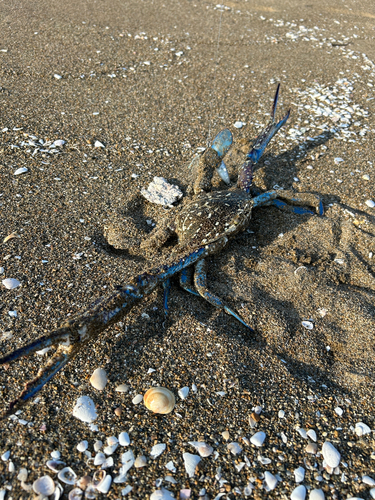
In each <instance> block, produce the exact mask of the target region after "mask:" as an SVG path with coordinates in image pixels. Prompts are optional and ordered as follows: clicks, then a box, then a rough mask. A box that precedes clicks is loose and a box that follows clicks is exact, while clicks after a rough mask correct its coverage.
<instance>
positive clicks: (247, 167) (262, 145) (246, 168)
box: [237, 84, 290, 193]
mask: <svg viewBox="0 0 375 500" xmlns="http://www.w3.org/2000/svg"><path fill="white" fill-rule="evenodd" d="M279 90H280V84H278V86H277V89H276V94H275V98H274V101H273V106H272V113H271V120H270V122H269V123H268V125H267V126H266V127H265V128H264V129H263V130H262V132H261V133H260V134H259V136H258V137H257V139H256V141H255V143H254V144H253V147H252V149H251V151H250V152H249V153H248V154H247V157H246V158H247V159H246V161H245V163H244V164H243V165H242V166H241V168H240V171H239V174H238V182H237V186H238V187H239V188H240V189H241V190H242V191H246V193H248V192H249V191H250V186H251V183H252V181H253V166H254V165H255V164H256V163H257V162H258V161H259V159H260V157H261V156H262V154H263V153H264V150H265V149H266V147H267V145H268V143H269V142H270V140H271V139H272V137H273V136H274V135H275V134H277V132H278V131H279V130H280V129H281V127H282V126H283V125H284V124H285V123H286V121H287V119H288V118H289V115H290V110H289V111H288V112H287V114H286V115H285V116H284V118H282V119H281V120H280V121H279V122H278V123H276V121H275V118H276V108H277V101H278V98H279Z"/></svg>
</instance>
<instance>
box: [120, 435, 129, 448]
mask: <svg viewBox="0 0 375 500" xmlns="http://www.w3.org/2000/svg"><path fill="white" fill-rule="evenodd" d="M118 442H119V443H120V445H121V446H129V444H130V437H129V434H128V433H127V432H121V434H120V435H119V437H118Z"/></svg>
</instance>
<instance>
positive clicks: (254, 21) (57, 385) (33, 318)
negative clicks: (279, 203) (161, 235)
mask: <svg viewBox="0 0 375 500" xmlns="http://www.w3.org/2000/svg"><path fill="white" fill-rule="evenodd" d="M3 4H4V2H3ZM3 4H2V5H1V8H0V27H1V31H2V36H1V40H0V61H1V66H0V176H1V177H0V179H1V187H0V218H1V225H0V238H1V240H0V241H3V240H4V238H5V237H6V236H8V235H10V234H11V233H16V234H17V237H14V238H11V239H9V240H8V241H7V242H5V243H2V246H1V254H0V259H1V260H0V267H2V268H3V269H4V270H3V273H2V274H1V280H3V279H5V278H15V279H17V280H19V281H20V282H21V285H22V286H20V287H18V288H15V289H14V290H7V289H6V288H5V287H4V286H3V285H1V302H0V305H1V307H0V312H1V314H0V338H1V343H0V348H1V352H2V353H6V352H8V351H10V350H12V349H15V348H17V347H20V346H22V345H23V344H25V343H27V342H29V341H31V340H32V339H36V338H37V337H39V336H41V335H45V334H48V333H50V332H52V331H53V330H54V329H55V328H57V326H58V325H59V324H60V323H61V322H62V321H63V320H64V319H65V318H67V317H68V316H70V315H71V316H73V315H75V314H77V313H79V312H80V311H83V310H84V309H85V308H86V307H87V306H88V305H89V304H90V303H92V302H93V301H94V300H96V299H97V298H99V297H101V296H103V295H106V294H108V293H109V292H110V291H111V290H113V289H114V288H115V287H116V285H119V284H124V283H127V282H129V281H130V278H131V277H132V276H135V275H137V274H139V273H141V272H142V271H143V270H145V269H147V268H149V267H150V265H151V266H153V265H155V263H159V262H163V260H164V259H165V258H166V256H167V255H168V254H169V253H170V250H171V247H170V246H167V247H166V248H164V249H163V250H162V251H161V252H159V253H157V254H155V255H154V256H152V257H151V258H150V257H149V256H145V255H144V253H142V252H141V251H140V250H138V249H137V247H138V244H139V238H140V236H142V234H143V235H146V234H147V233H149V232H150V231H151V229H152V225H150V224H149V223H147V221H152V222H153V223H157V221H158V220H159V221H160V220H162V219H163V218H164V217H165V216H166V210H169V211H170V210H175V211H176V213H177V211H178V207H176V208H175V209H165V208H163V207H159V206H156V205H151V204H150V203H148V202H147V201H146V200H144V199H143V198H142V197H141V195H140V189H141V188H143V187H147V186H148V184H149V183H150V182H151V181H152V179H153V177H154V176H161V177H164V178H165V179H167V180H168V181H169V182H172V183H174V184H176V185H178V186H179V187H180V188H181V189H182V191H183V192H184V194H185V193H186V188H187V179H188V177H189V169H188V164H189V163H190V161H191V159H192V157H193V156H194V154H195V153H196V151H197V148H200V147H205V146H206V145H207V138H208V136H210V137H211V138H212V137H213V136H214V135H215V134H216V133H217V132H219V131H220V130H221V129H222V128H224V127H229V128H230V129H231V131H232V132H233V134H234V139H235V144H234V146H233V149H232V151H231V152H230V153H229V155H228V159H227V163H228V168H229V171H230V174H231V179H232V183H234V182H235V180H236V169H237V168H238V165H239V164H241V161H243V158H244V152H245V151H246V148H247V146H248V144H249V141H250V140H252V139H254V138H255V137H256V136H257V133H259V131H260V130H261V128H262V126H264V124H265V123H266V122H267V121H268V119H269V112H270V108H271V105H272V99H273V95H274V92H275V89H276V84H277V83H278V82H280V83H281V94H280V105H279V108H280V109H279V111H278V113H279V116H282V114H283V113H285V112H286V110H287V109H289V108H291V117H290V119H289V121H288V123H287V125H286V126H285V127H284V129H283V130H282V131H281V132H280V133H279V135H278V136H277V138H276V139H274V141H273V142H272V143H271V145H270V147H269V148H268V149H267V151H266V153H265V155H264V157H263V158H262V160H261V161H260V162H259V164H258V166H257V169H256V171H255V175H254V186H256V188H258V189H259V190H262V191H263V190H269V189H272V188H273V187H274V186H275V185H277V186H279V187H282V188H284V189H294V190H295V191H296V192H312V193H315V194H318V195H319V196H321V197H322V200H323V203H324V207H325V215H324V217H318V216H310V215H303V216H299V215H296V214H293V213H291V212H287V211H280V210H278V209H276V208H275V207H267V208H260V209H258V210H255V211H254V214H253V222H252V224H251V226H250V227H249V231H248V232H245V233H243V234H241V235H239V236H238V237H236V239H234V240H232V241H231V242H230V243H229V244H228V245H227V247H226V248H225V250H223V251H222V252H221V253H220V254H218V255H216V256H214V257H212V258H210V259H209V273H208V279H209V284H210V288H211V289H212V290H213V291H214V292H215V293H216V294H217V295H219V296H220V297H222V298H224V299H225V300H226V301H227V302H228V304H229V305H230V306H231V307H232V308H233V309H235V310H237V311H238V312H239V313H240V314H241V315H242V317H243V318H246V320H247V321H248V322H249V324H250V325H251V326H252V327H253V328H254V330H255V334H253V333H251V332H249V331H248V330H247V329H246V328H245V327H242V326H241V325H240V324H239V323H237V322H236V321H235V320H234V319H233V318H232V317H230V316H227V315H225V314H224V313H221V312H219V311H216V310H214V309H213V307H212V306H210V304H208V303H206V302H205V301H203V300H202V299H200V298H197V297H194V296H192V295H188V294H187V293H186V292H185V291H183V290H182V289H180V288H179V287H178V280H177V279H176V280H175V281H174V282H173V285H172V290H171V297H170V302H169V307H170V309H169V315H168V317H167V318H165V316H164V312H163V304H162V296H163V293H162V290H161V289H160V290H158V291H157V292H154V293H152V294H151V295H149V296H148V297H147V298H146V299H145V300H144V301H143V302H141V303H140V305H139V306H137V307H135V308H134V309H133V310H132V311H131V313H130V314H129V315H128V316H127V317H126V318H124V319H123V322H121V323H118V324H117V325H116V326H114V327H112V328H110V329H108V330H107V331H105V332H104V333H103V334H102V335H101V336H100V338H99V340H97V341H96V342H95V343H94V344H93V345H91V346H90V349H89V351H85V352H81V353H80V354H79V355H77V356H76V358H75V359H74V360H73V361H72V362H71V363H70V364H69V365H68V366H67V367H66V368H65V369H64V370H63V371H62V372H61V373H59V374H58V375H57V376H56V377H55V378H54V379H53V381H52V382H51V383H49V384H48V386H47V387H45V388H44V389H43V391H42V392H41V393H40V394H39V399H38V400H37V402H34V403H31V404H30V405H28V406H26V407H24V409H23V410H22V413H21V414H19V415H18V419H13V420H12V419H7V420H5V421H2V422H1V423H0V452H1V454H4V453H5V452H6V451H10V456H9V458H8V459H7V460H1V461H0V484H1V485H2V486H1V488H3V489H5V490H7V492H6V496H5V498H6V499H8V498H13V499H19V498H23V499H26V498H32V495H33V494H32V493H31V492H28V491H25V490H24V489H22V486H21V482H20V480H18V479H17V475H18V473H19V471H20V469H21V468H27V470H28V478H27V480H26V484H32V483H33V482H34V481H35V480H36V479H37V478H38V477H41V476H43V475H45V474H48V475H50V476H51V477H52V478H53V479H55V478H56V474H55V473H53V472H52V471H51V470H50V469H48V467H47V466H46V462H47V461H48V460H50V458H51V456H50V453H51V452H52V451H54V450H59V451H60V452H61V459H62V460H63V461H64V462H65V463H66V465H67V466H70V467H71V468H72V469H73V470H74V471H75V473H76V474H77V476H78V478H80V477H82V476H84V475H86V474H89V475H91V476H92V475H93V474H94V472H95V471H96V470H98V469H100V467H99V466H93V465H92V463H91V462H89V463H87V461H88V458H89V457H88V456H87V454H86V455H85V453H82V452H79V451H78V450H77V449H76V446H77V444H78V443H79V442H80V441H82V440H87V441H88V451H89V452H91V453H92V456H94V455H95V452H94V449H93V444H94V442H95V441H96V440H99V439H100V440H102V441H103V442H104V443H105V441H106V438H107V437H109V436H118V434H119V433H120V432H121V431H126V432H128V433H129V436H130V439H131V445H130V447H128V448H123V449H121V447H119V448H118V449H117V450H116V451H115V453H114V454H113V455H112V456H113V459H114V465H113V466H112V467H110V468H108V469H107V474H110V475H111V476H112V478H115V477H116V476H117V475H118V471H119V469H120V467H121V454H122V453H123V452H125V451H128V449H129V448H130V449H131V450H132V451H133V453H134V456H135V457H137V456H138V455H145V456H146V457H147V459H148V463H147V466H146V467H144V468H134V467H132V468H131V469H130V471H129V473H128V477H127V480H126V481H125V482H124V483H122V484H114V483H113V484H112V485H111V488H110V490H109V492H108V493H107V494H102V497H103V498H106V497H108V498H121V491H122V490H124V488H126V487H127V486H130V487H132V490H131V491H130V492H129V493H127V496H125V498H129V499H145V498H149V497H150V495H152V493H153V492H154V491H155V490H160V489H161V488H165V489H166V490H169V491H170V492H172V493H173V494H174V497H175V498H180V491H181V490H184V489H186V490H191V495H190V498H194V499H195V498H199V495H201V497H203V498H209V499H214V498H220V497H219V496H217V495H219V494H220V493H223V494H224V496H223V498H243V497H245V496H246V495H247V494H248V493H249V494H250V492H251V491H252V493H251V497H254V498H259V499H260V498H282V499H284V498H285V499H286V498H290V495H291V492H292V491H293V490H294V488H295V487H296V486H297V485H298V484H297V483H296V481H295V475H294V470H295V469H297V468H298V467H303V468H304V469H305V477H304V480H303V482H301V483H300V484H303V485H304V486H305V487H306V488H307V490H308V491H309V490H313V489H322V490H323V491H324V493H325V498H327V499H328V498H329V499H331V498H332V499H345V500H346V499H348V498H352V497H358V498H362V499H364V500H367V499H370V498H372V497H371V493H370V490H371V488H372V487H373V486H371V484H370V483H371V481H370V480H365V481H363V480H362V477H363V476H364V475H365V476H370V477H371V478H372V479H373V480H375V470H374V458H375V455H374V445H375V443H374V438H373V434H372V433H369V434H366V435H363V436H359V435H358V434H360V432H359V431H358V427H357V432H356V431H355V427H356V424H357V423H358V422H364V423H365V424H366V425H367V426H369V428H370V429H373V428H374V412H373V408H374V333H375V327H374V313H375V307H374V298H375V270H374V259H375V256H374V254H375V244H374V234H375V208H373V207H372V206H371V203H370V202H371V201H374V200H375V192H374V182H373V181H374V175H375V173H374V162H375V155H374V134H375V123H374V117H373V113H374V106H375V96H374V86H375V44H374V30H373V24H374V20H375V14H374V10H373V6H372V4H371V2H370V1H367V0H366V1H364V2H354V1H346V2H339V1H334V2H333V3H332V2H331V3H330V4H329V5H328V3H324V2H321V1H314V2H313V3H311V4H303V5H302V4H300V3H299V2H295V1H289V2H283V6H282V7H280V5H279V3H278V2H275V1H274V0H273V1H267V2H262V3H261V4H256V5H254V4H253V3H252V2H244V1H238V2H229V3H227V4H225V6H224V7H218V6H217V5H216V3H215V2H196V3H193V2H191V1H185V0H181V1H178V2H173V1H169V0H168V1H164V2H152V1H144V2H135V1H129V2H126V3H124V2H118V1H112V2H103V1H100V2H99V1H97V2H81V3H79V2H70V1H69V2H65V5H64V6H62V5H61V2H56V1H54V2H43V1H39V0H37V1H35V2H32V3H30V2H23V3H22V2H20V3H18V4H17V3H14V2H13V3H11V4H9V3H7V4H6V5H3ZM59 77H61V78H59ZM238 121H241V122H243V123H244V125H243V126H242V127H241V128H236V127H235V126H234V124H235V122H238ZM40 140H42V141H43V144H42V143H41V142H40ZM56 140H64V141H66V143H65V144H64V145H63V146H57V147H55V148H53V147H52V148H51V145H52V143H53V142H54V141H56ZM96 141H100V143H102V145H103V146H104V147H95V142H96ZM22 167H26V168H27V169H28V170H27V172H26V173H23V174H20V175H16V176H15V175H14V172H15V171H16V170H17V169H19V168H22ZM214 189H224V184H223V183H222V182H221V181H220V179H219V178H215V179H214ZM366 202H367V204H366ZM168 213H169V212H168ZM118 220H120V221H124V220H126V223H125V224H124V226H125V230H126V231H127V234H126V238H128V240H129V247H131V250H130V251H126V250H125V251H120V250H115V249H114V248H113V247H111V246H110V245H108V243H107V241H106V239H105V237H104V227H105V226H106V225H108V224H109V223H111V222H112V221H118ZM130 243H131V244H130ZM174 243H175V242H173V241H172V242H171V243H170V245H173V244H174ZM10 311H15V312H16V313H13V316H11V315H9V312H10ZM15 314H16V316H17V317H14V316H15ZM303 321H309V322H310V323H311V324H312V326H313V328H312V329H306V328H305V327H304V326H303V325H302V322H303ZM47 356H49V355H48V354H47V355H45V356H44V357H42V356H33V357H31V358H29V359H25V360H22V361H20V362H17V363H15V364H13V365H10V366H6V367H4V369H2V370H1V371H0V388H1V395H0V397H1V399H0V401H1V406H2V407H3V408H5V406H6V404H7V402H9V401H11V400H12V399H13V398H14V397H15V396H16V394H17V393H19V392H20V390H21V389H22V386H23V384H24V382H25V381H26V380H28V379H30V378H31V377H32V376H35V374H36V372H37V370H38V367H39V366H40V364H43V363H45V362H46V359H47ZM97 367H103V368H104V369H105V370H106V372H107V376H108V379H109V382H108V384H107V386H106V387H105V389H104V390H103V391H97V390H95V389H94V388H93V387H91V385H90V384H89V378H90V376H91V374H92V372H93V371H94V370H95V369H96V368H97ZM149 368H152V369H154V370H155V371H153V372H151V373H148V371H149ZM122 383H126V384H128V385H129V388H130V390H129V392H128V393H126V394H120V393H118V392H116V391H115V388H116V387H117V386H118V385H119V384H122ZM192 384H195V386H196V389H197V390H196V391H194V390H193V389H192ZM152 385H161V386H165V387H167V388H169V389H171V390H172V391H173V392H174V393H175V394H176V399H177V405H176V408H175V410H174V412H173V413H171V414H170V415H166V416H154V415H152V414H150V413H149V412H148V411H147V410H146V409H145V408H144V406H143V405H142V404H140V405H134V404H133V403H132V399H133V398H134V396H135V395H137V394H144V393H145V391H146V390H147V389H148V388H149V387H150V386H152ZM185 386H187V387H189V388H190V392H189V395H188V397H187V399H185V400H181V399H180V398H179V397H178V396H177V391H178V390H179V389H180V388H182V387H185ZM82 395H88V396H90V397H91V398H92V399H93V400H94V402H95V404H96V406H97V412H98V418H97V420H96V421H95V422H94V424H96V425H97V427H98V430H97V431H93V430H91V429H90V428H89V426H88V425H87V424H85V423H83V422H81V421H79V420H77V419H76V418H74V417H73V416H72V409H73V407H74V404H75V402H76V401H77V399H78V397H80V396H82ZM257 406H261V407H262V411H261V413H260V418H259V421H258V422H257V424H256V427H252V426H251V422H253V421H252V420H250V419H249V417H250V416H251V415H252V413H253V412H254V408H255V407H257ZM119 407H121V409H122V412H121V415H120V416H117V415H116V414H115V412H114V410H115V409H116V408H119ZM280 410H282V411H283V412H285V415H284V417H282V413H279V412H280ZM253 424H254V422H253ZM298 429H304V430H306V431H307V430H309V429H313V430H315V431H316V434H317V445H318V450H317V451H318V455H312V454H309V453H307V452H306V451H305V448H306V445H307V444H308V442H309V441H310V439H305V437H306V436H305V435H304V433H303V432H302V431H298ZM226 430H227V431H229V440H228V441H226V439H225V438H224V437H223V436H222V433H223V432H224V431H226ZM258 431H263V432H265V433H266V440H265V442H264V445H263V446H262V447H261V448H257V447H256V446H254V445H253V444H251V442H250V441H249V439H250V438H251V436H252V435H253V434H254V433H255V432H258ZM189 441H205V442H206V443H208V444H209V445H211V446H212V447H213V448H214V450H215V451H216V452H217V453H218V455H216V454H215V455H214V454H213V455H211V456H209V457H207V458H202V460H201V462H200V464H199V466H198V470H197V471H196V473H195V476H194V477H193V478H189V477H188V475H187V473H186V471H185V467H184V461H183V457H182V454H183V453H186V452H187V453H192V454H197V452H196V450H195V449H194V448H193V447H192V446H191V445H189V444H188V442H189ZM326 441H329V442H331V443H332V444H333V445H334V446H335V447H336V449H337V450H339V452H340V453H341V463H340V465H339V469H335V471H330V470H328V471H327V470H325V469H324V468H323V457H322V456H321V455H320V454H319V452H321V449H322V445H323V443H324V442H326ZM230 442H238V443H239V444H240V446H241V447H242V451H241V453H240V454H238V455H236V456H234V455H233V454H231V453H230V451H229V450H228V448H227V444H228V443H230ZM156 443H165V444H166V445H167V447H166V450H165V451H164V452H163V454H162V455H160V456H159V457H158V458H156V459H152V458H150V451H151V448H152V446H153V445H154V444H156ZM262 457H266V458H268V459H269V460H270V462H268V461H267V460H264V459H262ZM4 458H5V457H4ZM171 460H172V461H173V462H174V465H175V468H176V472H175V473H171V472H170V471H169V470H168V469H166V468H165V464H166V463H168V462H169V461H171ZM10 462H11V463H12V464H13V465H11V464H10ZM241 464H242V465H241ZM266 471H268V472H271V473H272V474H273V475H274V476H277V475H279V476H278V478H279V479H280V480H279V482H278V484H277V486H276V487H275V489H273V490H272V491H267V486H266V483H265V482H264V477H265V476H264V473H265V472H266ZM330 472H332V473H330ZM165 476H173V478H174V479H175V481H176V482H175V483H173V482H172V483H171V482H170V481H169V480H168V478H167V479H165ZM161 480H162V481H161ZM223 480H225V481H226V482H224V481H223ZM155 482H156V483H155ZM374 484H375V481H374ZM1 488H0V489H1ZM71 488H72V486H67V485H65V488H64V492H65V493H64V495H65V496H64V498H67V495H68V493H69V490H70V489H71ZM183 494H185V495H187V493H183ZM164 495H165V498H168V496H167V495H168V494H167V493H165V492H164ZM204 495H206V496H204ZM154 498H156V497H155V496H154V497H152V499H154ZM163 498H164V497H163ZM181 498H184V497H183V496H182V497H181ZM301 498H302V497H301ZM306 498H309V493H307V495H306Z"/></svg>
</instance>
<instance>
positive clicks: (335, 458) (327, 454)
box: [322, 441, 341, 469]
mask: <svg viewBox="0 0 375 500" xmlns="http://www.w3.org/2000/svg"><path fill="white" fill-rule="evenodd" d="M322 454H323V457H324V460H325V461H326V462H327V465H328V466H329V467H332V469H334V468H335V467H338V466H339V464H340V460H341V455H340V453H339V452H338V451H337V450H336V448H335V447H334V446H333V444H331V443H330V442H329V441H325V443H323V447H322Z"/></svg>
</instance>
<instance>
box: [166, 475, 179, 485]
mask: <svg viewBox="0 0 375 500" xmlns="http://www.w3.org/2000/svg"><path fill="white" fill-rule="evenodd" d="M164 481H168V483H172V484H177V481H176V480H175V478H174V477H173V476H165V477H164Z"/></svg>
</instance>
